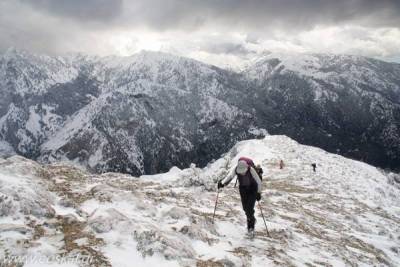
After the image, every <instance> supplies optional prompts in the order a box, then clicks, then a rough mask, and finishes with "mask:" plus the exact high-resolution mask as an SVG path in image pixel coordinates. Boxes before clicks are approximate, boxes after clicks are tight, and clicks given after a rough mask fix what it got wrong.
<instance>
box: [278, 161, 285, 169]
mask: <svg viewBox="0 0 400 267" xmlns="http://www.w3.org/2000/svg"><path fill="white" fill-rule="evenodd" d="M283 166H285V164H284V163H283V160H281V161H280V162H279V169H281V170H282V169H283Z"/></svg>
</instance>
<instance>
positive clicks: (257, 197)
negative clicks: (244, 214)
mask: <svg viewBox="0 0 400 267" xmlns="http://www.w3.org/2000/svg"><path fill="white" fill-rule="evenodd" d="M256 199H257V201H260V199H261V194H260V193H257V196H256Z"/></svg>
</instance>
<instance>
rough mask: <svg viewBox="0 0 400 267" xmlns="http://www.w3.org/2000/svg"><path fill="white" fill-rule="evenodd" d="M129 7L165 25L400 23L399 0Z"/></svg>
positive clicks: (260, 0) (176, 1)
mask: <svg viewBox="0 0 400 267" xmlns="http://www.w3.org/2000/svg"><path fill="white" fill-rule="evenodd" d="M126 6H127V8H128V9H130V10H131V15H132V14H134V16H127V18H126V19H127V20H128V21H131V22H138V23H145V24H147V25H148V26H151V27H153V28H157V29H160V30H165V29H170V28H176V27H178V28H196V27H199V26H202V25H216V26H218V25H224V26H228V27H235V26H238V27H245V28H250V29H254V30H257V29H264V28H269V27H283V28H287V29H290V28H296V29H298V28H310V27H313V26H315V25H329V24H341V23H359V24H362V25H363V26H372V27H374V26H391V27H400V16H399V15H398V14H400V1H398V0H186V1H182V0H147V1H143V2H139V3H136V4H128V1H127V2H126ZM232 29H234V28H232Z"/></svg>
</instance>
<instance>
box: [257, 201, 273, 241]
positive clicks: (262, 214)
mask: <svg viewBox="0 0 400 267" xmlns="http://www.w3.org/2000/svg"><path fill="white" fill-rule="evenodd" d="M257 203H258V207H259V208H260V211H261V216H262V218H263V220H264V224H265V229H267V235H268V237H271V236H270V235H269V231H268V227H267V223H266V222H265V218H264V213H263V211H262V208H261V205H260V201H257Z"/></svg>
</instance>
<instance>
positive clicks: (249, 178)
mask: <svg viewBox="0 0 400 267" xmlns="http://www.w3.org/2000/svg"><path fill="white" fill-rule="evenodd" d="M235 176H237V178H238V180H239V192H240V198H241V200H242V206H243V210H244V212H245V214H246V217H247V231H248V234H249V235H251V236H254V226H255V223H256V219H255V217H254V206H255V203H256V200H257V201H259V200H260V199H261V189H262V188H261V187H262V183H261V178H260V177H259V175H258V174H257V171H256V170H255V168H254V164H253V161H252V160H250V159H248V158H240V159H239V161H238V164H237V166H236V168H234V169H233V170H232V171H231V173H230V174H229V175H228V176H227V177H226V178H225V179H223V180H221V181H219V182H218V189H220V188H223V187H225V186H227V185H228V184H229V183H230V182H231V181H232V179H233V178H234V177H235Z"/></svg>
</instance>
